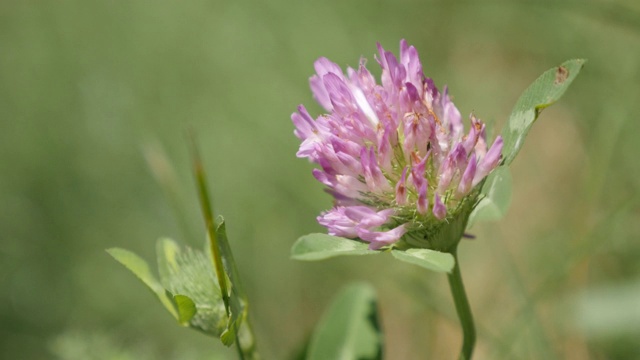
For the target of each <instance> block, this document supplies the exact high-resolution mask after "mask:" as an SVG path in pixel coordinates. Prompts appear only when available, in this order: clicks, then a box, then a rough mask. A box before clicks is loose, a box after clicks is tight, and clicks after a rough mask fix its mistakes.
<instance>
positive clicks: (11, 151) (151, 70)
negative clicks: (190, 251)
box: [0, 0, 640, 359]
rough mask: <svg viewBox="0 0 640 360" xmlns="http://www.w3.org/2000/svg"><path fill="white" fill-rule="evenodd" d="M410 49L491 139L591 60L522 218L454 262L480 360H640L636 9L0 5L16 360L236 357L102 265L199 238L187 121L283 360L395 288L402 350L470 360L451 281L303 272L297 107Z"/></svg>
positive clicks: (543, 149) (7, 271)
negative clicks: (154, 171) (322, 78)
mask: <svg viewBox="0 0 640 360" xmlns="http://www.w3.org/2000/svg"><path fill="white" fill-rule="evenodd" d="M400 38H406V39H407V40H408V41H409V43H411V44H414V45H415V46H416V47H417V48H418V51H419V52H420V55H421V58H422V61H423V65H424V66H425V72H426V73H427V74H428V75H429V76H432V77H433V78H434V79H435V81H436V84H438V85H439V86H442V85H444V84H448V85H449V86H450V89H451V93H452V94H453V96H455V102H456V104H457V106H458V107H459V108H460V110H461V112H462V113H463V114H468V113H470V112H472V111H473V112H474V113H475V114H476V115H477V116H479V117H480V118H482V119H484V120H486V121H489V122H495V124H496V125H495V127H496V128H497V129H499V128H501V126H502V124H503V123H504V121H505V120H506V118H507V116H508V115H509V113H510V112H511V108H512V106H513V105H514V103H515V101H516V99H517V98H518V96H519V95H520V93H521V92H522V91H523V90H524V89H525V87H526V86H527V85H528V84H529V83H530V82H531V81H533V80H534V79H535V78H536V77H537V76H538V74H540V73H541V72H542V71H544V70H546V69H548V68H550V67H552V66H555V65H558V64H560V63H561V62H562V61H564V60H566V59H569V58H575V57H584V58H587V59H589V62H588V63H587V67H586V68H585V69H584V70H583V72H582V73H581V75H580V77H579V78H578V79H577V80H576V82H575V83H574V84H573V86H572V87H571V89H570V90H569V91H568V92H567V94H566V95H565V96H564V97H563V99H562V100H561V101H560V102H559V103H558V104H556V105H554V106H553V107H552V108H550V109H548V110H546V111H545V112H544V113H543V114H542V116H541V118H540V123H539V124H537V125H536V126H534V127H533V129H532V131H531V133H530V135H529V137H528V139H527V146H525V147H524V149H523V150H522V152H521V153H520V155H519V157H518V159H517V160H516V161H515V162H514V164H513V166H512V168H511V169H512V173H513V184H514V193H513V205H512V207H511V209H510V211H509V213H508V215H507V217H506V219H504V220H503V221H502V222H500V223H495V224H486V225H485V224H482V225H481V226H477V227H476V228H475V232H476V235H477V239H476V240H474V241H468V242H466V243H464V244H462V245H461V247H460V249H459V256H460V259H461V263H462V271H463V273H465V274H466V282H467V290H468V293H469V296H470V301H471V304H472V306H473V309H474V312H475V314H476V322H477V324H479V344H478V349H477V358H478V359H496V358H518V359H527V358H531V359H534V358H535V359H541V358H544V359H554V358H557V359H588V358H591V359H628V358H635V357H640V345H639V344H638V342H637V338H638V336H639V335H640V325H639V324H640V320H639V318H640V314H639V313H638V312H640V310H638V305H637V304H638V303H640V265H639V264H640V262H638V257H639V256H640V242H638V238H639V237H640V222H639V221H638V218H639V216H640V205H639V204H640V201H639V198H638V197H639V194H640V181H638V179H639V178H640V161H638V159H637V156H638V154H640V142H638V141H637V137H638V134H640V122H638V121H637V114H639V113H640V102H638V99H639V98H640V86H639V85H638V84H640V67H639V66H638V64H639V63H640V5H638V3H637V2H636V1H632V0H619V1H601V2H597V1H461V2H449V1H442V2H438V1H426V2H425V1H414V0H400V1H379V0H376V1H364V0H358V1H352V2H344V1H327V2H304V1H285V0H280V1H278V0H276V1H271V2H259V1H246V0H238V1H215V0H214V1H204V0H194V1H190V2H170V1H148V0H136V1H103V0H98V1H90V2H87V1H79V0H64V1H57V2H47V1H37V0H33V1H19V0H8V1H3V2H2V3H1V4H0V289H1V290H0V357H1V358H7V359H17V358H20V359H42V358H54V359H91V358H95V359H144V358H149V359H204V358H207V359H210V358H215V357H216V356H217V357H219V358H222V359H224V358H233V356H234V354H233V352H232V351H231V350H228V349H225V348H222V347H221V346H220V345H219V344H218V341H217V340H213V339H210V338H207V337H205V336H203V335H200V334H197V333H194V332H188V331H186V330H183V329H180V328H178V327H177V326H175V323H174V319H172V318H171V317H170V316H169V315H168V314H166V312H165V311H164V309H162V307H161V306H160V305H159V304H158V303H157V302H156V301H155V299H153V295H152V294H150V293H149V292H148V290H146V289H144V288H143V287H141V286H139V284H138V283H137V280H136V279H134V278H133V277H132V276H131V275H130V274H129V273H127V272H126V270H124V269H122V268H121V267H120V266H119V265H118V264H116V263H115V262H114V261H113V260H112V259H111V258H110V257H109V256H108V255H107V254H106V253H105V252H104V249H105V248H108V247H113V246H118V247H124V248H128V249H131V250H133V251H135V252H136V253H138V254H141V255H142V256H144V257H145V258H147V259H151V258H153V254H154V244H155V240H156V239H157V238H159V237H161V236H171V237H173V238H175V239H177V240H179V241H181V242H183V243H187V244H191V245H192V246H197V247H200V246H202V244H203V241H204V230H203V229H204V227H203V225H202V222H201V217H200V215H199V212H198V204H197V198H196V195H195V188H194V182H193V180H192V177H191V175H190V169H189V166H190V165H189V159H188V154H187V146H186V143H187V142H186V137H185V135H184V134H185V130H186V129H187V128H189V127H192V128H193V129H195V131H196V132H197V133H198V136H199V139H200V142H201V146H202V153H203V156H204V158H205V162H206V166H207V169H208V170H209V171H208V173H209V176H210V182H211V185H212V189H213V196H214V199H215V205H216V211H217V212H218V213H222V214H224V215H225V217H226V220H227V225H228V234H229V237H230V240H231V245H232V247H233V249H234V251H235V254H236V260H237V262H238V264H239V266H240V272H241V275H242V276H243V281H244V284H245V287H246V288H247V292H248V296H249V298H250V300H251V303H252V308H253V315H254V318H253V320H254V326H255V328H256V329H255V330H256V333H257V337H258V342H259V346H260V348H261V351H262V352H263V354H264V357H265V358H267V359H271V358H274V359H282V358H285V357H287V356H291V355H293V354H295V353H296V352H298V351H299V350H300V349H301V347H302V345H301V344H302V342H303V341H304V340H305V339H306V338H307V337H308V335H309V333H310V331H311V328H312V326H313V324H314V323H315V322H317V321H318V319H319V318H320V316H321V313H322V309H324V308H325V307H326V306H327V304H329V302H330V298H331V295H332V294H335V293H337V291H338V290H339V289H340V288H341V287H343V286H344V285H345V284H346V283H348V282H350V281H353V280H365V281H369V282H371V283H372V284H373V285H374V287H375V288H376V289H377V291H378V293H379V306H380V307H381V308H382V313H381V322H382V325H383V327H384V329H385V335H386V340H385V353H386V355H387V357H388V358H394V359H424V358H433V359H440V358H452V357H453V356H454V354H456V353H457V349H458V346H459V343H460V341H461V340H460V336H461V334H460V331H459V328H458V325H457V321H456V318H455V312H454V309H453V305H452V303H451V301H450V299H449V295H448V289H447V287H446V280H445V277H444V276H442V275H440V274H435V273H431V272H429V271H426V270H423V269H420V268H418V267H414V266H410V265H406V264H402V263H400V262H397V261H394V260H393V259H392V258H391V257H357V258H356V257H348V258H338V259H332V260H328V261H327V262H321V263H303V262H294V261H291V260H289V248H290V246H291V244H292V243H293V242H294V241H295V239H297V238H298V237H299V236H300V235H303V234H307V233H309V232H321V231H322V230H323V229H322V228H320V227H319V225H317V224H316V223H315V216H317V214H318V213H319V212H320V211H321V210H323V209H326V208H328V207H330V206H331V203H330V198H329V196H328V195H326V194H324V193H323V192H322V191H321V186H320V185H319V184H318V183H317V182H316V181H315V180H314V179H313V177H312V176H311V166H310V165H309V164H308V163H306V162H305V161H303V160H299V159H296V158H295V152H296V150H297V146H298V141H297V139H296V138H295V137H294V136H293V134H292V132H293V125H292V124H291V122H290V120H289V116H290V114H291V112H293V111H294V110H295V107H296V105H298V104H299V103H304V104H306V105H307V106H308V107H309V108H310V110H311V111H312V112H313V113H316V114H317V113H318V112H319V111H320V108H319V106H317V105H315V104H314V105H312V98H311V93H310V91H309V90H308V84H307V78H308V77H309V76H310V75H311V74H312V72H313V67H312V63H313V61H314V60H315V59H316V58H317V57H319V56H327V57H329V58H330V59H332V60H333V61H335V62H337V63H338V64H340V65H341V66H346V65H351V66H356V65H357V62H358V59H359V58H360V56H365V57H367V58H369V64H370V65H372V66H371V67H372V68H375V66H374V65H375V62H374V60H373V54H374V53H375V42H376V41H380V42H381V43H382V44H383V45H384V46H385V47H386V48H388V49H393V50H394V51H397V44H398V41H399V40H400ZM152 143H156V144H161V146H162V147H164V149H165V151H166V152H167V154H169V157H170V158H171V160H172V162H173V163H174V164H175V166H176V169H177V174H178V176H177V183H178V185H179V188H180V193H179V194H178V196H177V197H176V199H177V200H176V201H175V203H177V206H174V207H172V205H171V202H169V201H167V200H166V197H165V196H164V193H163V191H162V188H161V187H160V186H159V185H158V184H157V183H156V181H155V180H154V179H153V176H152V175H151V172H150V171H149V169H148V167H147V165H146V163H145V161H144V157H143V155H142V149H143V148H144V147H145V146H147V145H148V144H152ZM174 208H177V209H179V211H177V212H176V211H175V210H174ZM177 214H178V215H177ZM96 349H104V350H101V351H98V350H96Z"/></svg>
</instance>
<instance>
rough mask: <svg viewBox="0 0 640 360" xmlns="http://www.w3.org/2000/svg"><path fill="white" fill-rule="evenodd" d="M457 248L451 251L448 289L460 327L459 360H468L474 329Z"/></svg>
mask: <svg viewBox="0 0 640 360" xmlns="http://www.w3.org/2000/svg"><path fill="white" fill-rule="evenodd" d="M457 252H458V251H457V246H456V247H455V248H454V249H453V250H452V251H451V255H453V258H454V259H455V265H454V267H453V270H451V273H449V275H448V278H449V287H450V288H451V295H452V296H453V302H454V303H455V306H456V312H457V313H458V318H460V324H461V325H462V333H463V340H462V350H461V351H460V357H459V359H460V360H470V359H471V355H472V354H473V347H474V346H475V343H476V329H475V326H474V325H473V315H472V314H471V307H470V306H469V300H467V293H466V292H465V290H464V284H463V283H462V274H461V273H460V265H459V264H458V255H457Z"/></svg>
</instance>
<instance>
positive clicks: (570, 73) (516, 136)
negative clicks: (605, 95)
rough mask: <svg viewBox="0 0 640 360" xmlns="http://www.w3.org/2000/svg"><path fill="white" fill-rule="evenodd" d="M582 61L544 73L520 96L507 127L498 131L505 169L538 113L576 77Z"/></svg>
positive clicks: (563, 64)
mask: <svg viewBox="0 0 640 360" xmlns="http://www.w3.org/2000/svg"><path fill="white" fill-rule="evenodd" d="M585 62H586V60H585V59H574V60H568V61H565V62H564V63H562V65H560V66H558V67H555V68H552V69H549V70H547V71H545V72H544V73H543V74H542V75H540V77H539V78H537V79H536V81H534V82H533V83H532V84H531V85H529V87H528V88H527V89H526V90H525V91H524V93H522V95H521V96H520V98H519V99H518V102H517V103H516V105H515V107H514V108H513V111H512V112H511V116H510V117H509V121H508V122H507V125H506V126H505V127H504V129H502V138H503V139H504V146H503V148H502V155H503V157H504V164H505V165H509V164H511V162H512V161H513V159H514V158H515V157H516V155H517V154H518V151H520V148H522V144H523V143H524V139H525V137H526V136H527V133H528V132H529V129H530V128H531V125H533V123H534V122H535V121H536V119H537V118H538V116H539V115H540V112H541V111H542V110H543V109H544V108H546V107H548V106H551V105H553V104H554V103H555V102H556V101H558V99H560V97H561V96H562V95H563V94H564V92H565V91H566V90H567V88H569V85H571V83H572V82H573V80H574V79H575V78H576V76H578V73H579V72H580V70H581V69H582V67H583V66H584V63H585Z"/></svg>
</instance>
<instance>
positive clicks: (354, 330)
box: [307, 283, 383, 360]
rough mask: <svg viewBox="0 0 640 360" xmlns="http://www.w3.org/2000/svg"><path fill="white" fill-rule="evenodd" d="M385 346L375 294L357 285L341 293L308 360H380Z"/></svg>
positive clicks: (324, 318)
mask: <svg viewBox="0 0 640 360" xmlns="http://www.w3.org/2000/svg"><path fill="white" fill-rule="evenodd" d="M382 346H383V339H382V333H381V330H380V327H379V322H378V313H377V303H376V294H375V291H374V289H373V288H372V287H371V286H370V285H367V284H364V283H357V284H352V285H349V286H348V287H346V288H345V289H344V290H342V291H341V292H340V293H339V294H338V295H337V296H336V297H335V298H334V300H333V302H332V303H331V305H330V307H329V308H328V310H327V311H326V312H325V313H324V315H323V316H322V319H321V320H320V323H319V324H318V326H317V327H316V329H315V331H314V333H313V336H312V338H311V342H310V344H309V352H308V354H307V359H308V360H326V359H332V360H351V359H381V357H382Z"/></svg>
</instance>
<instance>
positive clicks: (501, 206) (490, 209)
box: [467, 166, 511, 229]
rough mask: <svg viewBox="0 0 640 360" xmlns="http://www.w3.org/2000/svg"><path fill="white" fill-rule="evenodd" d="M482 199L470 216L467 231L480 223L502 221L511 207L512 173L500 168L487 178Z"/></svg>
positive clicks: (505, 167)
mask: <svg viewBox="0 0 640 360" xmlns="http://www.w3.org/2000/svg"><path fill="white" fill-rule="evenodd" d="M480 194H481V195H480V196H481V199H480V201H479V202H478V205H476V207H475V208H474V209H473V211H472V212H471V215H469V221H468V222H467V229H469V228H471V226H473V224H475V223H476V222H478V221H495V220H500V219H501V218H502V217H504V215H505V214H506V213H507V210H508V209H509V205H511V172H510V171H509V168H508V167H507V166H499V167H498V168H496V169H495V170H494V171H493V172H491V174H490V175H489V176H488V177H487V180H486V181H485V182H484V185H483V186H482V190H481V193H480Z"/></svg>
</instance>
